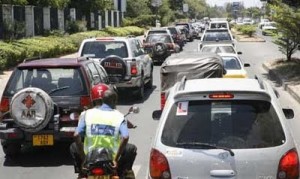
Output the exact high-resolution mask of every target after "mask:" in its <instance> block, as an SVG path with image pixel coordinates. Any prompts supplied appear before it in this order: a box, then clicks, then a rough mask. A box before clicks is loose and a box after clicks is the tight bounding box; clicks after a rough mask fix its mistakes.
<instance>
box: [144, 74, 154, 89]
mask: <svg viewBox="0 0 300 179" xmlns="http://www.w3.org/2000/svg"><path fill="white" fill-rule="evenodd" d="M152 87H153V72H151V74H150V79H149V81H148V83H147V84H146V88H147V89H152Z"/></svg>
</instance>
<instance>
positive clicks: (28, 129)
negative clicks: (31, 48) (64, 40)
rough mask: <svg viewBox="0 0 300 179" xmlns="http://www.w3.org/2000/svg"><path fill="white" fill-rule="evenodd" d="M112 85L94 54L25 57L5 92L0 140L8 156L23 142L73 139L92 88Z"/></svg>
mask: <svg viewBox="0 0 300 179" xmlns="http://www.w3.org/2000/svg"><path fill="white" fill-rule="evenodd" d="M99 83H104V84H109V83H110V82H109V79H108V76H107V73H106V71H105V70H104V68H103V67H102V66H100V65H99V64H98V63H97V62H96V61H93V60H89V59H88V58H65V59H64V58H51V59H50V58H49V59H39V60H30V61H27V60H24V62H23V63H21V64H19V65H18V66H17V67H16V68H15V69H14V71H13V73H12V75H11V76H10V79H9V80H8V83H7V84H6V87H5V89H4V91H3V95H2V99H1V105H0V110H1V113H2V121H1V122H0V139H1V144H2V147H3V151H4V153H5V154H6V155H15V154H17V153H19V152H20V149H21V147H22V145H24V144H30V145H32V146H53V145H55V144H57V143H60V142H64V143H65V142H72V141H73V133H74V131H75V128H76V126H77V124H78V116H79V114H80V113H81V111H83V110H84V109H86V108H87V107H89V106H91V88H92V87H93V86H94V85H97V84H99Z"/></svg>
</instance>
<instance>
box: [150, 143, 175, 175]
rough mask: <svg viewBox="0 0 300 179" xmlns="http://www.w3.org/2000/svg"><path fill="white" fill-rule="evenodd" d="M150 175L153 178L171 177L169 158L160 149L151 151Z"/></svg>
mask: <svg viewBox="0 0 300 179" xmlns="http://www.w3.org/2000/svg"><path fill="white" fill-rule="evenodd" d="M149 170H150V176H151V177H152V178H157V179H158V178H161V179H171V178H172V177H171V172H170V167H169V163H168V160H167V158H166V157H165V156H164V154H162V153H161V152H160V151H158V150H156V149H152V150H151V153H150V169H149Z"/></svg>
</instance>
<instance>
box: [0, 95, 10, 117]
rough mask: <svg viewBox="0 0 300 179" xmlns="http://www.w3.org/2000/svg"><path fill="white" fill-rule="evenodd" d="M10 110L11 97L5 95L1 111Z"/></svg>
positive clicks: (0, 106) (0, 104)
mask: <svg viewBox="0 0 300 179" xmlns="http://www.w3.org/2000/svg"><path fill="white" fill-rule="evenodd" d="M7 111H9V99H8V98H5V97H3V98H2V99H1V103H0V112H2V113H5V112H7Z"/></svg>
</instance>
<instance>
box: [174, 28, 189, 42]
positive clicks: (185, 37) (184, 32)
mask: <svg viewBox="0 0 300 179" xmlns="http://www.w3.org/2000/svg"><path fill="white" fill-rule="evenodd" d="M176 27H178V28H179V30H180V31H181V35H182V38H183V40H184V43H186V42H187V41H188V36H189V35H188V34H189V30H188V29H187V28H186V27H185V26H183V25H182V26H181V25H178V26H176Z"/></svg>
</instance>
